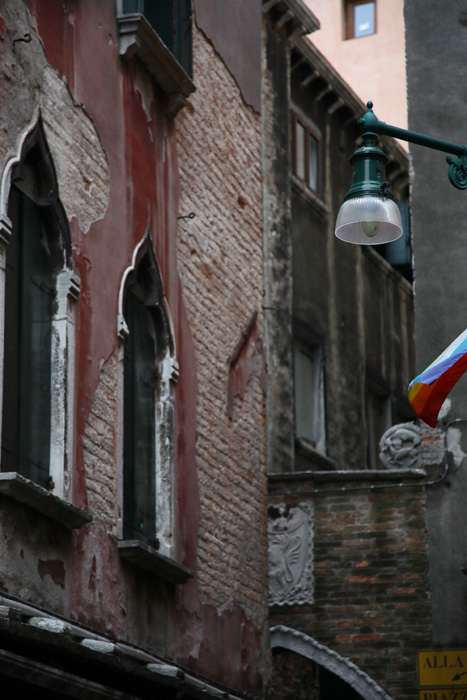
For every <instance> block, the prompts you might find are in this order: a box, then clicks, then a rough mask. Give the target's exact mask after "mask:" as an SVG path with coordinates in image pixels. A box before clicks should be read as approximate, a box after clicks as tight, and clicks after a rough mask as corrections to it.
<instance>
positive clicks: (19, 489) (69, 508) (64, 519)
mask: <svg viewBox="0 0 467 700" xmlns="http://www.w3.org/2000/svg"><path fill="white" fill-rule="evenodd" d="M0 494H2V495H3V496H7V497H8V498H12V499H13V500H15V501H18V503H24V504H25V505H27V506H29V508H32V509H33V510H35V511H37V512H38V513H42V514H43V515H46V516H47V517H48V518H51V519H52V520H55V521H56V522H58V523H60V525H63V526H64V527H66V528H67V529H68V530H75V529H77V528H80V527H82V526H83V525H84V524H85V523H89V522H90V521H91V520H92V516H91V514H90V513H88V512H87V511H85V510H82V509H81V508H78V506H74V505H73V504H72V503H68V502H67V501H64V500H63V499H62V498H59V496H55V495H54V494H53V493H50V492H49V491H47V490H46V489H44V488H43V487H42V486H39V485H38V484H35V483H34V482H33V481H30V480H29V479H26V478H25V477H24V476H21V474H18V473H17V472H3V473H0Z"/></svg>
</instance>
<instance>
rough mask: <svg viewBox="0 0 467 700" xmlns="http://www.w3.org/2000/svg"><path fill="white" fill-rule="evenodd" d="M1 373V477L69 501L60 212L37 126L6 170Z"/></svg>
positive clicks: (68, 368)
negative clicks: (13, 476)
mask: <svg viewBox="0 0 467 700" xmlns="http://www.w3.org/2000/svg"><path fill="white" fill-rule="evenodd" d="M7 181H9V184H10V190H9V200H8V219H9V221H10V222H11V236H10V238H9V240H8V245H6V243H7V240H6V239H5V238H2V239H1V242H0V245H1V246H2V247H5V246H6V251H5V253H6V267H5V270H3V269H2V270H1V271H0V293H1V294H4V305H3V310H4V316H2V318H0V328H1V331H0V332H3V346H4V353H3V367H2V368H1V370H2V371H1V375H0V376H1V379H2V381H1V393H2V422H1V426H2V432H1V460H2V465H1V468H2V471H3V472H17V473H19V474H21V475H22V476H24V477H26V478H28V479H30V480H31V481H34V482H35V483H37V484H39V485H40V486H43V487H44V488H47V489H48V490H50V491H53V493H54V494H56V495H58V496H60V497H61V498H64V499H67V498H68V497H69V494H70V480H71V469H70V467H71V463H72V460H71V445H72V442H73V439H72V425H73V361H74V306H75V305H74V303H73V302H74V301H76V299H77V297H78V292H79V281H78V278H77V277H76V276H75V274H74V273H73V271H72V263H71V241H70V235H69V230H68V224H67V219H66V215H65V212H64V210H63V207H62V205H61V203H60V200H59V198H58V186H57V181H56V176H55V170H54V166H53V162H52V159H51V156H50V150H49V148H48V145H47V142H46V138H45V134H44V131H43V128H42V125H41V123H40V122H39V124H37V125H36V127H35V128H34V129H33V130H32V131H31V132H30V133H29V134H28V135H27V137H26V138H25V141H24V144H23V147H22V152H21V156H20V157H19V158H18V159H17V160H16V163H15V164H14V165H13V166H12V167H11V170H10V174H9V178H8V180H7Z"/></svg>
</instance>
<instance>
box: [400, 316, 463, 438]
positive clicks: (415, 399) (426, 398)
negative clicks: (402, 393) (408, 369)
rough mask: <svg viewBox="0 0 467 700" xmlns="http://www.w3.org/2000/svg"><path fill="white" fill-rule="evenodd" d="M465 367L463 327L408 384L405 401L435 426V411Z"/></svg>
mask: <svg viewBox="0 0 467 700" xmlns="http://www.w3.org/2000/svg"><path fill="white" fill-rule="evenodd" d="M466 370H467V329H466V330H465V331H464V332H463V333H461V334H460V336H459V337H458V338H456V340H455V341H454V342H453V343H451V345H450V346H449V347H448V348H446V350H445V351H444V352H442V353H441V355H440V356H439V357H438V358H437V359H436V360H435V361H434V362H432V363H431V365H430V366H429V367H427V368H426V370H425V371H424V372H422V373H421V374H419V375H418V377H415V379H413V380H412V381H411V382H410V384H409V401H410V403H411V405H412V408H413V410H414V411H415V413H416V414H417V416H418V417H419V418H421V419H422V421H424V422H425V423H427V424H428V425H431V427H432V428H436V423H437V420H438V413H439V411H440V408H441V406H442V405H443V403H444V399H445V398H446V396H447V395H448V394H449V392H450V391H451V389H452V387H453V386H454V385H455V384H456V382H458V381H459V379H460V378H461V377H462V375H463V374H464V372H465V371H466Z"/></svg>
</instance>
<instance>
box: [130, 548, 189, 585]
mask: <svg viewBox="0 0 467 700" xmlns="http://www.w3.org/2000/svg"><path fill="white" fill-rule="evenodd" d="M117 546H118V549H119V551H120V556H121V557H122V559H124V560H125V561H127V562H129V563H130V564H133V566H136V567H138V568H139V569H144V570H145V571H150V572H151V573H153V574H155V575H156V576H160V577H161V578H163V579H165V580H166V581H168V582H169V583H186V582H187V581H188V579H190V578H193V576H194V575H195V574H194V572H193V571H192V570H191V569H189V568H188V567H186V566H183V564H179V563H178V562H177V561H175V560H174V559H171V558H170V557H166V556H165V555H164V554H159V552H158V551H157V550H156V549H154V547H150V546H149V545H147V544H145V543H144V542H140V541H139V540H119V541H118V542H117Z"/></svg>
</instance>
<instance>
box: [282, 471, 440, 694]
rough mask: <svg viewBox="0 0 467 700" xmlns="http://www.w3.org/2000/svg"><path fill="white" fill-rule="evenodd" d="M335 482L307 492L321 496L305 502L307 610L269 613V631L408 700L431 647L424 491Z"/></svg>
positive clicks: (287, 608)
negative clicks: (322, 649)
mask: <svg viewBox="0 0 467 700" xmlns="http://www.w3.org/2000/svg"><path fill="white" fill-rule="evenodd" d="M336 479H337V478H335V479H334V482H333V483H332V484H325V483H315V484H314V486H315V487H316V491H319V490H321V491H323V492H322V493H315V494H314V496H313V497H312V499H313V509H314V547H313V551H314V554H313V568H314V586H313V589H314V590H313V604H312V605H306V606H305V605H302V606H282V607H279V606H276V607H274V608H273V609H272V624H273V625H285V626H287V627H290V628H293V629H298V630H300V631H301V632H304V633H305V634H307V635H309V636H311V637H313V638H314V639H316V640H317V641H318V642H320V643H321V644H324V645H325V646H326V647H328V648H329V649H331V650H334V651H336V652H337V653H338V654H340V655H341V656H342V657H344V658H345V659H348V660H350V661H352V662H353V663H355V664H356V665H357V666H358V668H359V669H361V670H362V671H364V672H365V673H367V674H368V675H369V676H370V677H371V678H372V679H374V680H375V681H376V682H377V683H378V684H379V685H380V686H381V687H382V688H383V689H384V690H386V691H387V692H388V693H389V695H391V697H395V698H396V697H397V698H401V699H404V700H408V699H409V698H413V697H415V693H416V688H417V675H416V668H417V661H416V659H417V651H418V650H420V649H423V648H426V647H427V646H428V647H429V645H430V639H431V613H430V594H429V583H428V551H427V533H426V522H425V510H426V508H425V505H426V503H425V501H426V494H425V490H424V488H423V487H421V486H420V484H418V485H416V486H414V485H412V486H404V487H400V486H397V487H395V486H391V484H390V483H389V482H387V483H385V484H384V486H385V488H369V487H371V486H372V485H373V487H374V486H375V485H376V484H375V482H373V484H372V482H371V481H370V480H366V481H361V482H359V483H356V482H355V481H354V482H352V483H351V482H344V481H341V482H338V481H337V480H336ZM406 483H408V482H407V481H406ZM380 485H381V482H378V485H377V486H380ZM334 487H338V488H339V489H341V488H342V487H344V488H346V489H347V490H339V491H337V490H334ZM275 488H277V484H276V487H275ZM355 489H356V490H355ZM290 498H291V497H289V502H290V503H293V500H290ZM307 498H308V499H309V498H310V496H306V495H305V493H303V494H302V495H301V496H300V495H298V494H297V496H294V499H295V500H296V502H297V501H298V502H303V501H304V500H306V499H307ZM277 499H279V495H277V496H275V497H274V500H277ZM279 661H280V663H282V661H281V660H280V659H279ZM297 663H298V661H297ZM289 666H290V662H289ZM297 668H298V667H297ZM289 673H290V668H289ZM297 673H298V670H297ZM292 675H293V674H292ZM344 680H345V679H344ZM278 697H279V696H278Z"/></svg>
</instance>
